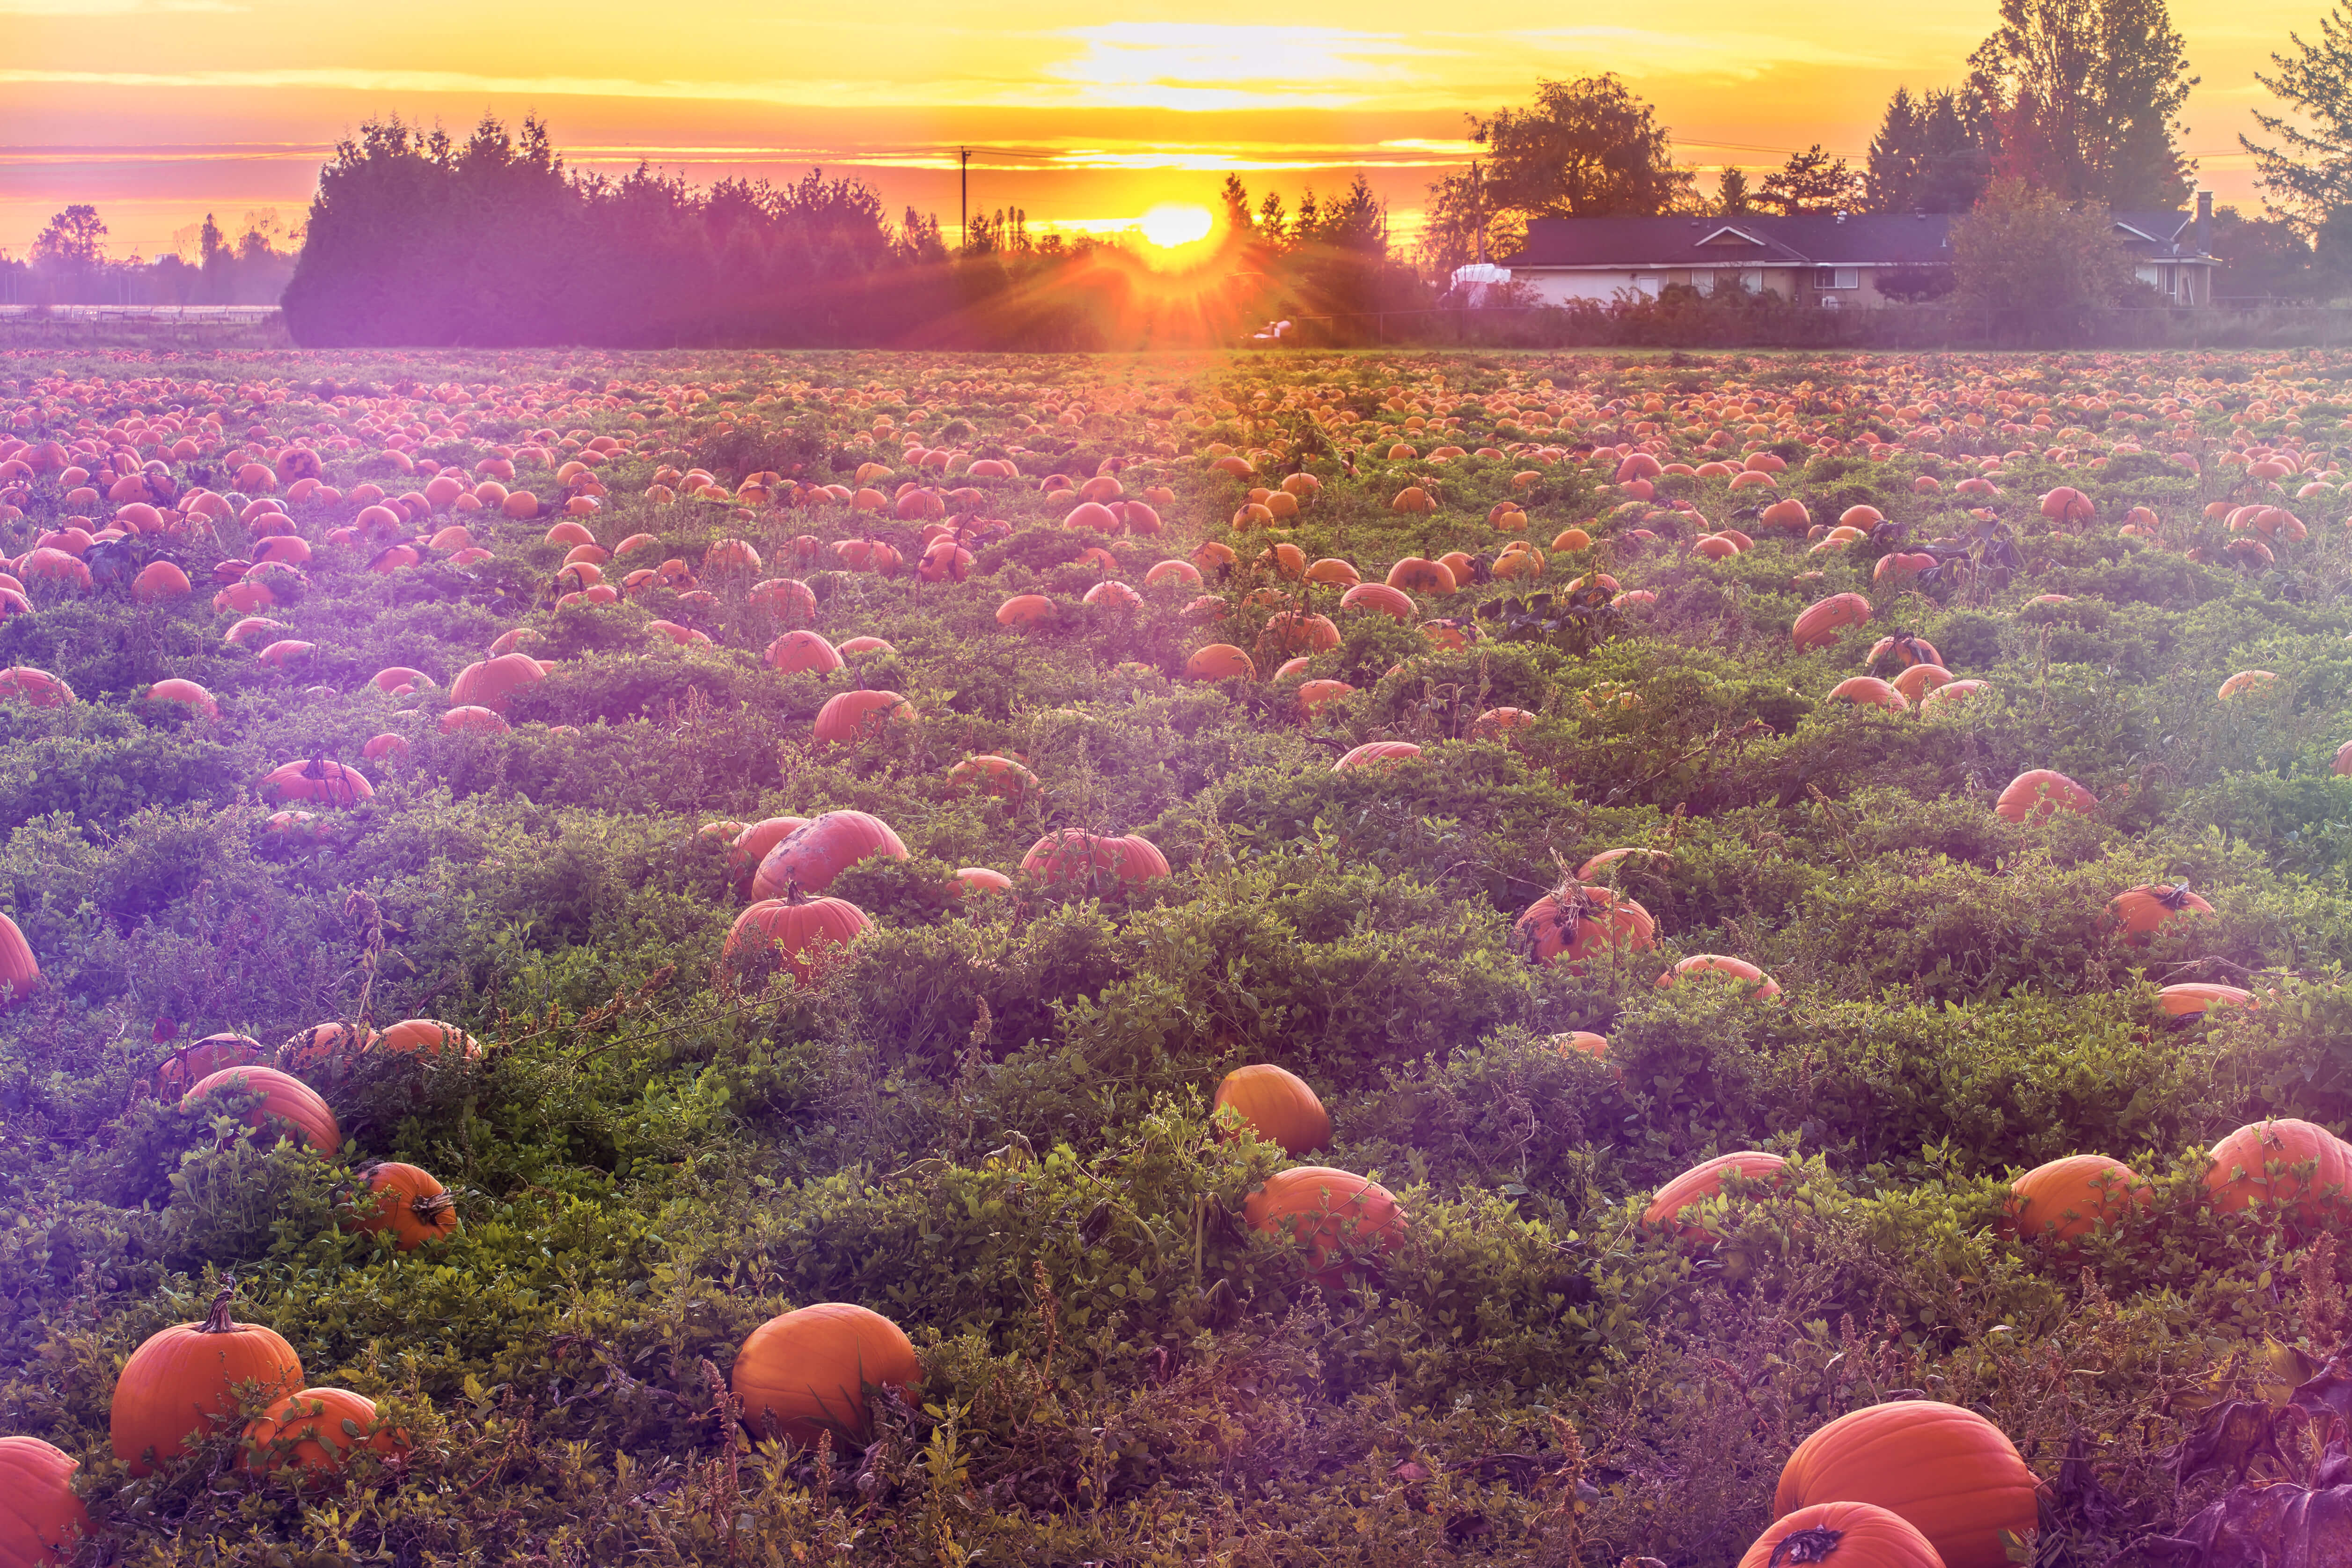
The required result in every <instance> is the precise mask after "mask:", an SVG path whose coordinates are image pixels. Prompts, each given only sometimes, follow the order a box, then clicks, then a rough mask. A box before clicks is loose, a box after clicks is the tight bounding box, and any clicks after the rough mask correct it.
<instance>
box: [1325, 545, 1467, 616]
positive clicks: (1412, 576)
mask: <svg viewBox="0 0 2352 1568" xmlns="http://www.w3.org/2000/svg"><path fill="white" fill-rule="evenodd" d="M1459 585H1460V584H1458V583H1457V582H1456V581H1455V579H1454V570H1453V568H1451V567H1449V566H1447V565H1446V564H1445V563H1444V562H1443V561H1430V560H1426V559H1424V558H1423V557H1421V556H1418V555H1408V556H1406V557H1405V558H1404V559H1403V560H1402V561H1400V562H1398V563H1396V564H1395V565H1393V566H1391V567H1390V568H1389V574H1388V586H1390V587H1391V588H1394V589H1396V590H1397V591H1398V592H1399V593H1402V594H1433V595H1437V596H1439V597H1441V598H1442V597H1444V595H1448V594H1451V593H1453V592H1454V590H1455V589H1456V588H1457V587H1458V586H1459ZM1340 603H1341V604H1343V605H1344V604H1346V603H1347V601H1346V600H1345V599H1342V600H1341V601H1340Z"/></svg>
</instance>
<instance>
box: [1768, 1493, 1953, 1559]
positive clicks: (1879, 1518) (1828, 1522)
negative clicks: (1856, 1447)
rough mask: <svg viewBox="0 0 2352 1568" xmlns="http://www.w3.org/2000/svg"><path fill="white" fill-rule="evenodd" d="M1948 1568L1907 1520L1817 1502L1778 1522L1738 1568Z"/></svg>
mask: <svg viewBox="0 0 2352 1568" xmlns="http://www.w3.org/2000/svg"><path fill="white" fill-rule="evenodd" d="M1801 1563H1828V1564H1830V1565H1831V1568H1944V1560H1943V1559H1942V1558H1940V1557H1938V1556H1937V1555H1936V1548H1935V1546H1934V1545H1933V1544H1932V1543H1931V1542H1929V1541H1928V1540H1927V1537H1926V1536H1924V1535H1922V1534H1920V1533H1919V1531H1918V1530H1917V1528H1916V1527H1915V1526H1914V1525H1913V1524H1912V1523H1911V1521H1909V1520H1906V1519H1905V1518H1904V1517H1903V1516H1902V1515H1901V1514H1898V1513H1892V1512H1889V1511H1888V1510H1885V1509H1883V1508H1879V1507H1877V1506H1876V1505H1875V1504H1873V1503H1866V1502H1818V1503H1814V1504H1813V1505H1812V1506H1811V1507H1810V1508H1801V1509H1799V1510H1796V1511H1795V1512H1794V1513H1791V1514H1790V1515H1788V1516H1787V1517H1786V1518H1784V1519H1777V1520H1774V1521H1772V1522H1771V1523H1770V1524H1769V1525H1767V1526H1766V1527H1765V1530H1764V1533H1763V1534H1761V1535H1759V1536H1758V1537H1757V1538H1756V1543H1755V1544H1754V1545H1752V1546H1750V1547H1749V1548H1748V1551H1747V1552H1745V1553H1744V1554H1743V1555H1742V1556H1741V1557H1740V1559H1739V1568H1783V1565H1784V1564H1786V1565H1788V1568H1796V1565H1797V1564H1801Z"/></svg>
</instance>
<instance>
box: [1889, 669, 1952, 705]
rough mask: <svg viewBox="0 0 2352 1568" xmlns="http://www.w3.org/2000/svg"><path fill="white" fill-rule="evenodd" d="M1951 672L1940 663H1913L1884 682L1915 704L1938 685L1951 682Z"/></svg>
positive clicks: (1904, 698)
mask: <svg viewBox="0 0 2352 1568" xmlns="http://www.w3.org/2000/svg"><path fill="white" fill-rule="evenodd" d="M1951 680H1952V672H1951V671H1950V670H1948V669H1946V668H1944V667H1943V666H1942V665H1940V664H1915V665H1910V666H1908V667H1906V668H1905V669H1904V670H1903V672H1902V673H1901V674H1900V675H1897V676H1896V677H1895V679H1892V680H1890V681H1888V682H1887V683H1886V684H1887V685H1889V686H1891V687H1893V688H1895V690H1896V691H1898V692H1901V693H1902V695H1903V700H1905V701H1906V702H1910V703H1913V704H1916V703H1918V702H1921V701H1923V700H1926V698H1927V693H1929V692H1930V691H1933V690H1935V689H1937V688H1938V687H1942V686H1948V685H1950V684H1951Z"/></svg>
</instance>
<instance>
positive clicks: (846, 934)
mask: <svg viewBox="0 0 2352 1568" xmlns="http://www.w3.org/2000/svg"><path fill="white" fill-rule="evenodd" d="M869 923H871V922H869V921H867V920H866V911H865V910H861V909H859V908H858V907H857V906H856V904H853V903H851V902H849V901H848V900H845V899H812V898H810V897H809V896H808V895H807V894H805V893H803V892H802V891H801V890H800V889H798V888H797V887H787V888H786V889H785V891H784V896H783V897H782V898H781V899H762V900H760V901H759V902H758V903H756V904H753V905H751V907H750V908H749V909H746V910H744V911H743V912H742V913H741V914H740V915H737V916H736V917H735V923H734V925H732V926H731V927H730V928H729V929H728V932H727V943H726V945H725V946H724V947H722V948H720V949H719V974H718V980H719V988H720V989H721V990H724V991H741V990H744V989H746V988H747V985H748V984H749V983H751V982H759V981H764V979H765V977H766V973H767V970H768V966H769V965H770V964H779V965H781V966H782V967H783V968H785V969H788V970H790V971H792V973H793V978H794V979H796V980H801V981H807V980H810V979H812V978H814V976H815V974H816V973H817V971H818V970H819V969H821V968H822V967H824V964H825V963H828V962H830V961H831V959H832V958H833V957H834V954H833V953H832V952H829V951H828V950H829V949H831V948H835V947H846V946H848V945H849V944H850V943H851V942H855V941H856V940H857V937H858V935H859V933H861V932H862V931H865V930H866V926H867V925H868V924H869Z"/></svg>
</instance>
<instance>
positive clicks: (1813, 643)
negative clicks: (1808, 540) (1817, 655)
mask: <svg viewBox="0 0 2352 1568" xmlns="http://www.w3.org/2000/svg"><path fill="white" fill-rule="evenodd" d="M1869 619H1870V601H1869V600H1867V599H1865V598H1864V597H1863V596H1862V595H1859V594H1832V595H1830V596H1829V597H1828V598H1826V599H1823V600H1822V601H1821V603H1819V604H1817V605H1809V606H1807V608H1806V609H1805V611H1804V613H1803V614H1802V615H1800V616H1798V617H1797V622H1796V625H1795V626H1794V627H1792V628H1791V630H1790V636H1791V637H1793V638H1794V639H1795V641H1796V645H1797V651H1798V652H1799V653H1805V652H1808V651H1810V650H1811V649H1813V648H1817V647H1830V646H1831V645H1832V644H1833V643H1835V642H1836V641H1837V640H1838V633H1839V632H1841V631H1843V630H1844V629H1845V628H1846V627H1848V626H1861V625H1862V624H1863V623H1864V622H1865V621H1867V620H1869ZM1937 662H1939V663H1940V662H1941V661H1940V660H1938V661H1937Z"/></svg>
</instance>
